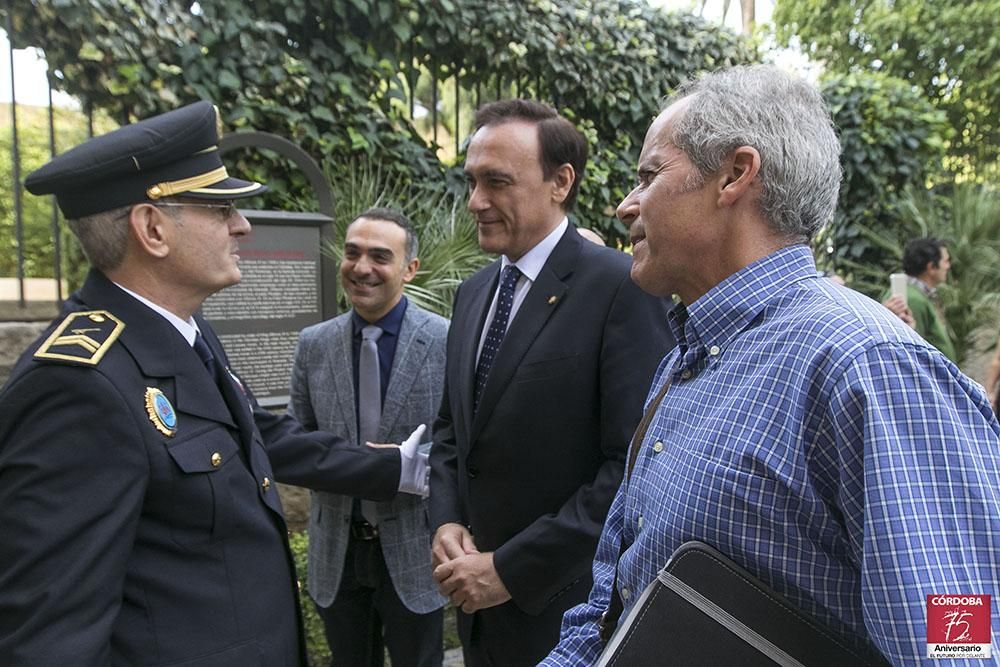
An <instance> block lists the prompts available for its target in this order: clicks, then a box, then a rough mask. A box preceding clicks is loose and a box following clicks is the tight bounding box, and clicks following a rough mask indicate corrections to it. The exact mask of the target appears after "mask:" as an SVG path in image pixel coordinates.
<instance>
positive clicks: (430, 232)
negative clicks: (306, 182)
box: [322, 160, 490, 317]
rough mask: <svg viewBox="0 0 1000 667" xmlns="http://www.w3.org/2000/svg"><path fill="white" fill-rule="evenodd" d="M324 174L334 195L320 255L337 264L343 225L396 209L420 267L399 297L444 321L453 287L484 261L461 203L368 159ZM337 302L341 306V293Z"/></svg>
mask: <svg viewBox="0 0 1000 667" xmlns="http://www.w3.org/2000/svg"><path fill="white" fill-rule="evenodd" d="M327 173H328V177H330V181H331V182H332V183H333V190H334V194H335V204H334V209H335V210H334V230H335V233H334V238H335V239H336V240H335V241H334V242H332V243H328V244H326V245H325V246H324V247H323V249H322V252H323V253H324V254H325V255H327V256H329V257H332V258H333V259H335V260H336V261H337V262H338V263H339V262H340V261H341V260H342V259H343V251H344V249H343V239H344V235H345V233H346V230H347V226H348V225H349V224H350V223H351V221H352V220H354V218H356V217H357V216H358V214H360V213H361V212H363V211H364V210H365V209H368V208H370V207H372V206H388V207H391V208H395V209H397V210H400V211H402V212H403V213H405V214H406V215H407V217H409V218H410V220H411V221H412V222H413V226H414V228H415V229H416V232H417V239H418V240H419V242H420V253H419V254H420V269H419V270H418V271H417V275H416V277H415V278H414V279H413V281H412V282H410V283H409V284H407V285H406V287H405V288H404V293H405V294H406V296H407V298H409V299H410V300H411V301H413V303H415V304H417V305H418V306H420V307H422V308H426V309H427V310H430V311H432V312H435V313H438V314H440V315H443V316H445V317H450V316H451V308H452V301H453V299H454V296H455V289H456V288H457V287H458V285H459V284H460V283H461V282H462V281H463V280H464V279H465V278H467V277H468V276H469V275H471V274H472V273H474V272H475V271H476V270H478V269H479V268H481V267H483V266H485V265H486V264H487V263H488V262H489V261H490V258H489V257H487V256H486V255H485V254H484V253H483V252H482V251H481V250H480V249H479V242H478V240H477V236H476V225H475V223H474V222H473V220H472V216H471V215H470V214H469V212H468V211H467V210H466V208H465V202H464V199H463V198H462V197H459V196H456V195H455V194H453V193H452V192H450V191H449V190H448V188H447V187H446V186H445V184H444V182H442V183H441V185H440V187H438V186H437V184H430V185H427V184H425V185H419V184H413V183H410V182H408V181H407V180H406V179H405V178H404V177H402V176H401V175H400V174H399V173H398V172H390V171H388V170H384V169H383V168H382V166H381V165H379V164H378V163H374V162H372V161H369V160H359V161H356V162H353V163H350V164H346V165H330V166H328V169H327ZM340 300H341V305H342V306H344V307H346V298H345V296H344V295H343V293H341V295H340Z"/></svg>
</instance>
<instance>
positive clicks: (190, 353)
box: [0, 102, 425, 667]
mask: <svg viewBox="0 0 1000 667" xmlns="http://www.w3.org/2000/svg"><path fill="white" fill-rule="evenodd" d="M216 122H217V116H216V112H215V110H214V109H213V107H212V105H211V104H209V103H208V102H199V103H197V104H193V105H190V106H187V107H184V108H182V109H178V110H176V111H172V112H169V113H167V114H163V115H161V116H157V117H154V118H151V119H148V120H146V121H143V122H140V123H136V124H134V125H129V126H126V127H123V128H120V129H118V130H116V131H114V132H112V133H110V134H107V135H104V136H101V137H97V138H95V139H92V140H90V141H88V142H86V143H85V144H83V145H81V146H78V147H77V148H75V149H73V150H70V151H68V152H66V153H64V154H63V155H60V156H59V157H57V158H55V159H54V160H53V161H51V162H50V163H49V164H47V165H46V166H44V167H42V168H41V169H40V170H38V171H36V172H34V173H33V174H32V175H31V176H29V177H28V179H27V182H26V185H27V188H28V190H30V191H31V192H33V193H35V194H49V193H54V194H55V195H56V199H57V201H58V202H59V206H60V208H62V211H63V213H64V214H65V215H66V217H67V218H68V219H69V221H70V222H69V224H70V227H71V228H72V229H73V231H74V233H75V234H76V235H77V237H78V238H79V239H80V243H81V245H82V247H83V249H84V251H85V252H86V254H87V257H88V259H89V260H90V262H91V264H92V266H93V268H92V270H91V272H90V274H89V276H88V277H87V281H86V283H85V285H84V286H83V288H82V289H81V290H80V291H79V292H77V293H76V294H74V295H73V296H72V297H70V299H69V300H68V301H67V303H66V308H65V311H66V312H65V314H64V317H63V318H62V319H61V320H57V321H56V322H53V324H52V326H51V327H50V328H49V330H48V331H46V332H45V333H44V334H43V335H42V337H41V338H40V339H39V340H38V341H36V342H35V343H34V344H32V345H31V346H30V348H29V349H28V351H27V352H26V353H25V354H24V356H22V358H21V359H20V360H19V361H18V363H17V365H16V366H15V368H14V371H13V373H12V375H11V378H10V380H9V382H8V384H7V385H6V387H5V388H4V389H3V391H2V393H0V526H3V538H2V539H0V664H2V665H5V666H10V665H97V664H102V665H103V664H122V665H138V664H181V663H183V664H184V665H185V666H186V667H195V666H205V667H207V666H209V665H211V666H213V667H218V666H229V665H231V666H233V667H236V666H240V667H244V666H246V665H263V664H269V665H304V664H305V662H306V656H305V644H304V641H303V634H302V623H301V620H300V614H299V607H298V596H297V587H296V578H295V570H294V564H293V562H292V556H291V552H290V550H289V548H288V540H287V532H286V526H285V521H284V518H283V516H282V511H281V502H280V500H279V498H278V494H277V489H276V488H275V486H274V484H273V480H274V479H275V478H277V479H278V480H281V481H287V482H290V483H293V484H299V485H303V486H309V487H312V488H318V489H323V490H329V491H336V492H339V493H349V494H352V495H358V496H362V497H368V498H372V499H387V498H390V497H392V496H393V495H394V494H395V493H396V492H397V491H398V490H404V491H412V492H416V493H420V492H423V491H424V488H423V485H422V484H420V483H419V482H420V478H422V477H423V476H424V475H425V472H424V471H423V470H422V466H421V465H420V461H419V456H418V455H417V454H416V453H415V452H414V451H413V449H414V447H415V441H414V442H410V443H407V445H406V446H405V447H404V448H401V449H383V450H374V449H371V448H359V447H358V446H357V445H355V444H354V443H347V442H345V441H343V440H340V439H339V438H336V437H334V436H331V435H329V434H324V433H306V432H304V431H303V430H302V429H301V428H300V427H299V425H298V424H297V423H296V422H295V421H294V420H293V419H292V418H291V417H287V416H276V415H273V414H271V413H269V412H267V411H265V410H262V409H260V408H259V406H258V405H257V403H256V401H255V400H254V398H253V396H252V395H251V394H250V392H249V391H248V390H247V389H246V387H245V386H244V385H243V383H242V382H240V380H239V379H238V378H237V377H236V376H235V375H234V374H233V373H232V372H231V371H230V370H229V368H228V362H227V360H226V355H225V352H224V351H223V349H222V347H221V345H220V344H219V340H218V338H216V336H215V334H214V333H213V332H212V330H211V328H210V327H209V326H208V324H207V323H206V322H205V321H204V320H203V319H201V317H199V316H198V315H196V314H195V313H196V311H197V310H198V308H199V307H200V306H201V304H202V302H203V301H204V299H205V298H206V297H208V296H209V295H210V294H212V293H214V292H216V291H218V290H220V289H222V288H224V287H226V286H228V285H232V284H234V283H236V282H238V281H239V279H240V269H239V267H238V264H237V262H238V260H239V255H238V254H237V252H238V250H239V248H238V240H239V238H240V237H241V236H243V235H245V234H246V233H247V232H248V231H249V230H250V225H249V224H248V223H247V221H246V219H245V218H244V217H243V216H242V215H241V214H240V212H239V211H237V210H236V208H235V206H234V203H233V200H235V199H237V198H240V197H247V196H252V195H254V194H258V193H260V192H261V191H263V186H262V185H261V184H259V183H250V182H247V181H243V180H240V179H236V178H231V177H229V175H228V174H227V172H226V168H225V167H224V166H223V164H222V161H221V159H220V156H219V153H218V150H217V148H216V145H217V144H218V137H217V133H216ZM414 464H416V465H414Z"/></svg>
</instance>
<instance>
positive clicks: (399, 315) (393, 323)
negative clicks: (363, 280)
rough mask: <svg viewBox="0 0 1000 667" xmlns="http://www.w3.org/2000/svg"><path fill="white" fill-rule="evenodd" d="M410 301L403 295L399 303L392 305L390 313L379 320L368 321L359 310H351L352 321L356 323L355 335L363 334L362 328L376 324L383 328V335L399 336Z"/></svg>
mask: <svg viewBox="0 0 1000 667" xmlns="http://www.w3.org/2000/svg"><path fill="white" fill-rule="evenodd" d="M407 303H408V301H407V299H406V296H405V295H404V296H402V297H400V299H399V303H397V304H396V305H395V306H393V307H392V310H390V311H389V312H388V313H386V314H385V315H383V316H382V319H380V320H379V321H378V322H368V321H366V320H365V318H363V317H361V316H360V315H358V311H356V310H352V311H351V322H353V323H354V335H355V336H358V335H360V334H361V330H362V329H364V328H365V327H366V326H368V325H369V324H374V325H375V326H377V327H378V328H380V329H381V330H382V335H383V336H384V335H386V334H389V335H390V336H398V335H399V329H400V327H402V326H403V314H404V313H406V304H407Z"/></svg>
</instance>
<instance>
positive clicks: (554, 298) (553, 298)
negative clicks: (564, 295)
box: [549, 294, 559, 306]
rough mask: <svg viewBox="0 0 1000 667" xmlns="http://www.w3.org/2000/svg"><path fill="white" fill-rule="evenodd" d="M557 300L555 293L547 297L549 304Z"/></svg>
mask: <svg viewBox="0 0 1000 667" xmlns="http://www.w3.org/2000/svg"><path fill="white" fill-rule="evenodd" d="M558 300H559V297H557V296H556V295H554V294H553V295H552V296H550V297H549V305H550V306H551V305H552V304H554V303H555V302H556V301H558Z"/></svg>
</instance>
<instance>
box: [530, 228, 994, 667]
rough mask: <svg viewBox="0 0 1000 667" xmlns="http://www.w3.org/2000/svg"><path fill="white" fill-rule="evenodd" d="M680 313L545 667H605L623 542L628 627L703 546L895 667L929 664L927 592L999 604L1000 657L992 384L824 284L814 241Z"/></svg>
mask: <svg viewBox="0 0 1000 667" xmlns="http://www.w3.org/2000/svg"><path fill="white" fill-rule="evenodd" d="M668 319H669V320H670V322H671V327H672V328H673V331H674V335H675V336H676V338H677V340H678V341H679V345H678V347H677V348H676V349H675V350H673V351H672V352H671V353H670V354H669V355H668V356H667V357H666V358H665V359H664V360H663V362H662V363H661V364H660V368H659V370H658V371H657V375H656V377H655V379H654V382H653V388H652V390H651V391H650V396H651V397H652V396H654V395H655V394H656V393H657V391H658V390H659V388H660V387H661V386H662V385H663V383H664V382H666V381H667V379H668V378H670V379H671V382H672V384H671V386H670V388H669V389H668V391H667V394H666V397H665V399H664V401H663V403H662V404H661V405H660V407H659V409H658V410H657V411H656V415H655V416H654V418H653V420H652V422H651V424H650V428H649V430H648V432H647V434H646V437H645V438H644V439H643V441H642V443H641V449H640V451H639V452H638V456H637V459H636V465H635V468H634V470H633V472H632V475H631V478H630V480H629V481H627V482H626V483H625V484H623V485H622V486H621V488H620V489H619V491H618V494H617V496H616V497H615V500H614V503H613V504H612V506H611V510H610V512H609V514H608V518H607V521H606V523H605V526H604V532H603V534H602V535H601V541H600V544H599V546H598V550H597V555H596V559H595V561H594V588H593V590H592V591H591V594H590V599H589V600H588V602H587V603H585V604H582V605H578V606H576V607H574V608H572V609H570V610H569V611H568V612H566V615H565V617H564V619H563V627H562V637H561V641H560V643H559V645H558V646H557V647H556V649H555V650H554V651H553V652H552V653H551V654H550V655H549V657H548V658H547V659H546V660H545V661H544V662H543V663H542V664H543V665H550V666H555V665H591V664H593V663H594V662H595V661H596V659H597V657H598V655H599V654H600V651H601V643H600V640H599V639H598V631H597V621H598V620H599V618H600V615H601V613H602V612H603V611H604V610H605V609H607V607H608V601H609V598H610V595H609V591H610V587H611V585H612V581H613V577H614V568H615V561H616V560H617V559H618V554H619V549H620V544H621V541H622V539H624V540H625V541H626V543H631V547H630V548H629V549H628V550H627V551H626V552H625V553H624V554H623V555H622V557H621V561H620V563H619V579H618V589H619V592H620V595H621V596H622V598H623V600H624V602H625V613H626V614H627V613H628V610H629V608H630V606H631V603H633V602H634V601H635V599H636V598H637V597H638V594H639V593H641V592H642V590H643V588H645V586H646V585H647V584H648V583H649V582H650V581H652V580H653V579H654V577H655V576H656V573H657V571H658V570H659V569H660V568H662V567H663V565H664V564H665V563H666V561H667V559H668V558H669V557H670V554H671V553H672V552H673V551H674V550H675V549H676V548H677V547H679V546H680V545H681V544H682V543H683V542H685V541H688V540H700V541H703V542H706V543H708V544H710V545H712V546H714V547H716V548H717V549H719V550H720V551H722V552H723V553H725V554H726V555H728V556H729V557H730V558H732V559H733V560H735V561H736V562H737V563H740V564H741V565H743V566H744V567H746V568H747V569H748V570H750V571H751V572H752V573H754V574H755V575H756V576H758V577H759V578H761V579H762V580H763V581H765V582H766V583H767V584H769V585H770V586H772V587H773V588H775V589H776V590H777V591H778V592H779V593H781V594H782V595H784V596H785V597H786V599H788V600H789V601H790V602H791V603H792V604H794V605H796V606H797V607H799V608H800V609H802V610H804V611H806V612H808V613H809V614H811V615H813V616H814V617H815V618H817V619H819V620H821V621H822V622H824V623H826V624H828V625H829V626H830V627H833V628H836V629H839V630H841V631H844V632H851V633H853V634H855V635H857V636H860V637H866V638H868V639H869V640H870V641H871V642H872V643H874V645H875V646H876V647H877V648H878V649H879V650H880V651H882V653H883V654H884V655H885V656H886V657H888V658H889V659H890V660H891V661H892V662H893V663H895V664H900V665H902V664H905V665H913V664H918V663H920V662H921V661H922V660H927V659H926V658H924V656H926V654H927V647H926V637H927V635H926V612H925V610H926V596H927V595H929V594H992V595H993V596H994V598H993V610H992V612H993V614H992V628H993V633H992V639H993V655H994V658H1000V652H998V649H997V646H998V643H997V639H998V631H1000V622H998V615H997V612H996V608H997V606H996V605H997V602H1000V600H998V599H997V595H998V593H1000V590H998V586H997V583H998V577H1000V425H998V424H997V421H996V419H995V418H994V416H993V413H992V411H991V409H990V406H989V404H988V403H987V400H986V397H985V395H984V393H983V391H982V389H981V387H979V386H978V385H977V384H975V383H974V382H972V381H971V380H969V379H968V378H967V377H965V376H964V375H962V374H961V373H960V372H959V370H958V368H957V367H956V366H955V365H954V364H953V363H951V362H950V361H949V360H948V359H947V358H945V357H944V356H943V355H941V354H940V353H939V352H938V351H937V350H935V349H934V348H932V347H931V346H930V345H928V344H927V343H925V342H924V341H923V340H922V339H921V338H920V337H919V336H917V335H916V334H915V333H914V332H913V331H912V330H910V329H909V328H908V327H906V326H905V325H903V324H902V323H901V322H900V321H899V320H898V319H897V318H895V317H894V316H893V315H892V314H891V313H889V312H888V311H887V310H886V309H885V308H883V307H882V306H881V305H879V304H877V303H875V302H874V301H872V300H870V299H868V298H866V297H864V296H862V295H860V294H858V293H857V292H854V291H851V290H849V289H846V288H843V287H839V286H837V285H835V284H834V283H833V282H831V281H829V280H826V279H824V278H821V277H818V276H817V275H816V268H815V266H814V264H813V260H812V256H811V254H810V252H809V250H808V249H807V248H806V247H804V246H792V247H789V248H785V249H782V250H780V251H778V252H775V253H773V254H771V255H769V256H768V257H765V258H764V259H762V260H760V261H758V262H756V263H754V264H752V265H751V266H748V267H746V268H745V269H743V270H741V271H739V272H738V273H735V274H733V275H731V276H729V277H728V278H727V279H726V280H725V281H723V282H722V283H720V284H719V285H717V286H716V287H714V288H713V289H712V290H711V291H709V292H708V293H707V294H705V295H704V296H703V297H702V298H700V299H698V300H697V301H696V302H695V303H693V304H691V306H690V307H689V308H687V309H685V308H684V306H682V305H678V306H676V307H675V308H673V309H672V310H671V312H670V313H669V315H668ZM623 617H624V615H623ZM667 630H669V629H665V631H667ZM927 662H928V664H930V663H931V662H932V661H930V660H927ZM949 662H950V661H947V660H945V661H941V660H935V661H933V663H934V664H935V665H936V666H940V665H943V664H948V663H949ZM954 664H962V665H968V664H970V663H969V661H968V660H963V661H957V662H955V663H954ZM976 664H979V663H976Z"/></svg>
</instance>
